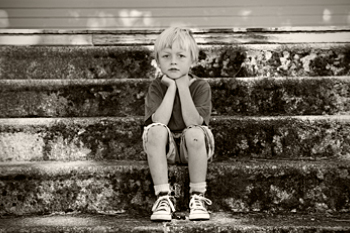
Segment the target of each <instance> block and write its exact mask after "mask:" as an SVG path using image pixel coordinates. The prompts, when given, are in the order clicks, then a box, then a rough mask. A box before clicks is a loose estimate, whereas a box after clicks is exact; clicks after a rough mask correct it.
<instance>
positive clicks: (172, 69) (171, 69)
mask: <svg viewBox="0 0 350 233" xmlns="http://www.w3.org/2000/svg"><path fill="white" fill-rule="evenodd" d="M178 70H179V69H177V68H170V69H169V71H173V72H174V71H178Z"/></svg>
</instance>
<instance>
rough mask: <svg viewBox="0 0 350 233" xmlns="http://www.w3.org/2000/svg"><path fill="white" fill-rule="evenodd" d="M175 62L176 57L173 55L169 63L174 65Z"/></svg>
mask: <svg viewBox="0 0 350 233" xmlns="http://www.w3.org/2000/svg"><path fill="white" fill-rule="evenodd" d="M176 63H177V62H176V57H175V56H173V57H172V58H171V64H172V65H175V64H176Z"/></svg>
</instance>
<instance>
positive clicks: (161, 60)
mask: <svg viewBox="0 0 350 233" xmlns="http://www.w3.org/2000/svg"><path fill="white" fill-rule="evenodd" d="M158 55H159V57H158V65H159V67H160V69H161V70H162V72H163V74H165V75H167V76H168V77H169V78H171V79H174V80H175V79H178V78H181V77H183V76H185V75H187V74H188V72H189V70H190V67H191V65H192V63H193V62H192V57H191V53H190V51H189V50H183V49H181V48H180V47H179V46H178V45H177V43H175V44H173V46H172V48H165V49H163V50H161V51H160V52H159V54H158Z"/></svg>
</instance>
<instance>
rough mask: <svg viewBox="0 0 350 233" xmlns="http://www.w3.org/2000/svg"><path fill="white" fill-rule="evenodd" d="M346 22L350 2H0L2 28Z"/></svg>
mask: <svg viewBox="0 0 350 233" xmlns="http://www.w3.org/2000/svg"><path fill="white" fill-rule="evenodd" d="M171 25H181V26H188V27H192V28H233V27H238V28H261V27H292V26H293V27H313V26H338V27H340V26H349V25H350V0H176V1H174V0H172V1H170V0H0V28H3V29H4V28H5V29H65V30H70V29H97V30H108V29H110V30H114V29H153V28H154V29H161V28H165V27H168V26H171Z"/></svg>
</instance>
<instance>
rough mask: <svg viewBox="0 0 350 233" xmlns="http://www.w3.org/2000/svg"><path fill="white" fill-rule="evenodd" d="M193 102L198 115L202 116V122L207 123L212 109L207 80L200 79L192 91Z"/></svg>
mask: <svg viewBox="0 0 350 233" xmlns="http://www.w3.org/2000/svg"><path fill="white" fill-rule="evenodd" d="M192 98H193V103H194V105H195V106H196V109H197V111H198V113H199V115H200V116H201V117H202V118H203V120H204V124H205V125H209V119H210V115H211V110H212V103H211V88H210V85H209V83H208V82H206V81H204V80H203V81H202V82H200V84H199V85H198V87H197V88H196V90H195V91H194V95H193V97H192Z"/></svg>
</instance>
